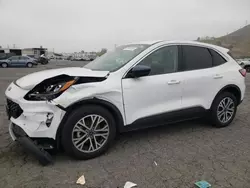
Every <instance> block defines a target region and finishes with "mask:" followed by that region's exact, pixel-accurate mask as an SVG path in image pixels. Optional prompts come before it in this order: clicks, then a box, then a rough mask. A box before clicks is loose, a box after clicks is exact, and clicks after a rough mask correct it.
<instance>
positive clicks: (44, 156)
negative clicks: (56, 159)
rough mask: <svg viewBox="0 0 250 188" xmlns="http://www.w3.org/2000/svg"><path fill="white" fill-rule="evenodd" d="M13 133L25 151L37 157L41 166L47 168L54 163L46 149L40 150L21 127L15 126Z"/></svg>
mask: <svg viewBox="0 0 250 188" xmlns="http://www.w3.org/2000/svg"><path fill="white" fill-rule="evenodd" d="M12 131H13V134H14V135H15V137H16V141H17V142H18V143H20V145H21V146H22V147H23V148H24V150H26V151H27V152H28V153H31V154H32V155H33V156H35V157H36V158H37V159H38V161H39V162H40V164H41V165H43V166H45V165H48V164H50V163H53V159H52V157H51V155H50V154H49V153H48V152H47V151H45V150H44V149H42V148H39V146H38V145H37V144H35V142H34V141H33V140H32V139H31V138H29V137H28V135H27V134H26V133H25V132H24V130H23V129H22V128H21V127H19V126H18V125H15V124H13V127H12Z"/></svg>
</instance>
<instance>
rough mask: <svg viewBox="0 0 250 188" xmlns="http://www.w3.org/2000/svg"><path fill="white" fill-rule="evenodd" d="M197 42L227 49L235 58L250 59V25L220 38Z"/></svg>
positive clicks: (207, 38)
mask: <svg viewBox="0 0 250 188" xmlns="http://www.w3.org/2000/svg"><path fill="white" fill-rule="evenodd" d="M198 40H199V41H201V42H206V43H210V44H215V45H218V46H223V47H225V48H229V49H230V50H231V53H232V54H233V55H234V56H235V57H236V58H244V57H250V25H247V26H245V27H243V28H241V29H238V30H237V31H234V32H232V33H230V34H228V35H225V36H222V37H218V38H209V37H206V38H202V39H199V38H198Z"/></svg>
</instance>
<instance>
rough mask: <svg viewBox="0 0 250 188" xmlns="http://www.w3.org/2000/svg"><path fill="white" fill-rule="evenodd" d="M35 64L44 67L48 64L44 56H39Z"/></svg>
mask: <svg viewBox="0 0 250 188" xmlns="http://www.w3.org/2000/svg"><path fill="white" fill-rule="evenodd" d="M37 63H41V64H42V65H46V64H48V63H49V59H48V58H47V57H45V56H41V57H39V58H38V59H37Z"/></svg>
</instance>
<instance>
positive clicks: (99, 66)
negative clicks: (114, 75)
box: [84, 44, 149, 72]
mask: <svg viewBox="0 0 250 188" xmlns="http://www.w3.org/2000/svg"><path fill="white" fill-rule="evenodd" d="M148 46H149V45H145V44H131V45H124V46H119V47H118V48H116V49H115V50H113V51H110V52H107V53H106V54H104V55H102V56H101V57H99V58H97V59H95V60H94V61H92V62H90V63H89V64H87V65H85V66H84V68H87V69H91V70H99V71H110V72H114V71H116V70H118V69H120V68H121V67H122V66H124V65H125V64H127V63H128V62H129V61H130V60H131V59H133V58H134V57H135V56H137V55H138V54H139V53H141V52H142V51H143V50H145V49H146V48H147V47H148Z"/></svg>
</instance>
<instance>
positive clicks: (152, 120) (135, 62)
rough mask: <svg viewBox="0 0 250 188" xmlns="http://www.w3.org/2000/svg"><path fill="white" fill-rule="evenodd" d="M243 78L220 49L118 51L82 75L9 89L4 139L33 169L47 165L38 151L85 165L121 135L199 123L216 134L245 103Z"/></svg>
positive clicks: (133, 47)
mask: <svg viewBox="0 0 250 188" xmlns="http://www.w3.org/2000/svg"><path fill="white" fill-rule="evenodd" d="M245 76H246V70H245V69H242V67H241V66H239V65H238V63H237V62H236V61H235V60H234V59H233V58H232V57H231V56H230V55H229V54H228V49H225V48H222V47H219V46H215V45H210V44H204V43H198V42H187V41H178V42H176V41H173V42H171V41H153V42H141V43H135V44H128V45H123V46H119V47H117V48H116V49H114V51H110V52H107V53H106V54H104V55H102V56H101V57H99V58H98V59H96V60H95V61H92V62H90V63H88V64H87V65H85V67H79V68H78V67H71V68H61V69H52V70H46V71H41V72H37V73H32V74H30V75H27V76H24V77H22V78H20V79H18V80H16V81H14V82H13V83H11V84H10V85H9V87H8V88H7V90H6V92H5V94H6V97H7V114H8V116H9V118H10V127H9V131H10V135H11V137H12V139H13V140H17V141H19V142H20V143H22V144H23V145H25V146H26V148H29V149H30V150H31V151H33V153H36V154H37V156H38V157H39V159H40V161H43V162H44V161H46V160H47V161H49V157H48V153H45V152H44V150H41V152H38V151H40V150H39V148H45V149H48V148H60V147H62V148H63V149H64V150H65V151H66V153H67V154H68V155H70V156H72V157H75V158H77V159H90V158H93V157H97V156H99V155H101V154H102V153H104V152H105V151H106V150H107V149H108V148H109V146H110V145H111V144H112V143H113V142H114V138H115V136H116V135H117V133H120V132H124V131H131V130H136V129H141V128H147V127H152V126H158V125H165V124H168V123H174V122H179V121H182V120H187V119H194V118H200V117H204V116H207V117H209V118H208V119H209V121H211V124H212V125H214V126H215V127H226V126H228V125H229V124H230V123H231V122H232V121H233V119H234V117H235V114H236V112H237V107H238V105H239V104H240V103H241V102H242V100H243V98H244V93H245V87H246V86H245ZM30 138H32V139H30ZM34 142H35V143H36V145H35V144H34ZM34 151H35V152H34Z"/></svg>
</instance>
